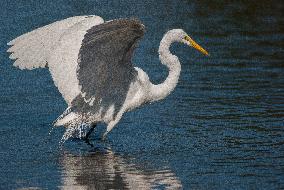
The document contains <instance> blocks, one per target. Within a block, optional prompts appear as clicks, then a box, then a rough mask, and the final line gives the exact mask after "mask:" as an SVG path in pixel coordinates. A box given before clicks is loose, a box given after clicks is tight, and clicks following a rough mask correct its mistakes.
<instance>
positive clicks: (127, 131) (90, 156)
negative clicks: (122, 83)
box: [0, 0, 284, 189]
mask: <svg viewBox="0 0 284 190" xmlns="http://www.w3.org/2000/svg"><path fill="white" fill-rule="evenodd" d="M283 8H284V3H283V2H282V1H280V0H279V1H276V0H275V1H209V0H199V1H189V0H187V1H185V0H179V1H178V0H177V1H161V0H158V1H156V0H155V1H154V0H152V1H150V0H148V1H144V2H140V1H132V0H128V1H123V2H118V1H114V0H112V1H104V2H102V1H95V0H80V1H78V0H70V1H65V0H56V1H45V0H43V1H41V2H40V1H36V0H31V1H28V2H27V1H23V0H17V1H6V0H4V1H3V2H2V3H1V8H0V9H1V11H0V16H1V20H0V23H1V25H0V36H1V38H0V39H1V43H0V44H1V46H0V48H1V51H0V52H1V56H0V58H1V64H0V97H1V98H0V142H1V143H0V157H1V159H0V168H1V172H0V188H1V189H25V188H31V189H32V188H34V189H57V188H58V189H68V188H72V187H73V188H75V187H76V188H77V189H95V188H96V189H111V188H115V189H139V188H140V189H281V188H284V146H283V144H284V98H283V97H284V76H283V75H284V69H283V68H284V64H283V59H284V56H283V55H284V54H283V53H284V49H283V47H284V46H283V45H284V44H283V41H284V28H283V26H284V23H283V21H284V17H283V13H284V11H283ZM86 14H97V15H100V16H102V17H103V18H105V19H106V20H108V19H113V18H118V17H138V18H140V19H141V20H142V22H143V23H144V24H145V25H146V28H147V33H146V35H145V37H144V39H143V40H142V41H141V43H140V45H139V47H138V49H137V51H136V52H135V57H134V62H135V64H136V65H137V66H139V67H141V68H143V69H144V70H145V71H146V72H147V73H148V74H149V76H150V78H151V80H152V81H153V82H156V83H158V82H161V81H163V80H164V78H165V76H166V74H167V71H166V69H165V68H164V67H163V66H162V65H160V64H159V60H158V56H157V49H158V46H159V41H160V40H161V38H162V35H163V33H165V32H166V31H167V30H168V29H171V28H183V29H184V30H185V31H187V32H188V33H189V34H190V35H191V36H192V38H193V39H195V40H196V41H197V42H198V43H200V44H201V45H202V46H203V47H205V48H206V49H207V50H208V51H209V52H210V54H211V56H210V57H204V56H202V55H201V54H200V53H198V52H196V51H195V50H193V49H190V48H187V47H185V46H183V45H179V44H176V45H174V46H173V47H172V51H173V52H174V53H175V54H176V55H177V56H178V57H179V58H180V61H181V62H182V73H181V78H180V81H179V84H178V86H177V88H176V89H175V91H174V92H173V93H172V94H171V95H170V96H169V97H167V98H166V99H165V100H163V101H160V102H157V103H154V104H151V105H147V106H144V107H142V108H140V109H137V110H135V111H134V112H130V113H127V114H125V116H124V118H123V119H122V120H121V122H120V123H119V124H118V126H117V127H116V128H115V129H114V130H113V131H112V132H111V133H110V134H109V136H108V139H107V141H106V142H102V141H100V140H99V137H100V135H101V134H102V132H103V130H104V126H99V128H98V130H97V131H96V132H95V133H94V134H93V136H92V141H91V142H92V143H93V144H94V145H95V146H94V147H91V146H89V145H87V144H86V143H84V142H83V141H78V140H70V141H67V142H65V144H64V146H63V147H59V141H60V139H61V137H62V135H63V133H64V130H63V129H62V128H58V129H54V130H53V131H52V132H51V135H50V136H48V133H49V131H50V129H51V123H52V121H53V120H55V119H56V118H57V116H58V115H60V114H61V113H62V112H63V111H64V110H65V108H66V104H65V102H64V101H63V99H62V97H61V95H60V94H59V92H58V90H57V89H56V88H55V87H54V85H53V82H52V79H51V77H50V75H49V73H48V71H47V70H44V69H38V70H33V71H21V70H18V69H16V68H14V67H12V66H11V64H12V62H11V61H10V60H9V59H8V55H7V53H5V51H6V49H7V46H6V43H7V42H8V41H10V40H11V39H13V38H14V37H16V36H18V35H20V34H23V33H25V32H28V31H30V30H32V29H35V28H37V27H40V26H43V25H45V24H48V23H51V22H53V21H56V20H60V19H63V18H66V17H69V16H74V15H86Z"/></svg>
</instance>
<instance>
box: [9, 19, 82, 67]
mask: <svg viewBox="0 0 284 190" xmlns="http://www.w3.org/2000/svg"><path fill="white" fill-rule="evenodd" d="M86 18H87V16H75V17H70V18H67V19H64V20H61V21H57V22H54V23H51V24H49V25H46V26H44V27H41V28H38V29H36V30H33V31H31V32H28V33H26V34H23V35H21V36H19V37H17V38H15V39H14V40H12V41H10V42H9V43H8V45H10V46H12V47H10V48H9V49H8V50H7V52H11V53H12V54H11V55H10V58H11V59H16V61H15V62H14V66H16V67H19V68H20V69H34V68H40V67H41V68H43V67H46V66H47V62H48V58H49V56H50V54H51V53H52V52H53V49H54V46H55V45H56V43H57V42H58V41H59V39H60V37H61V36H62V34H64V32H65V31H66V30H67V29H68V28H70V27H71V26H73V25H74V24H76V23H78V22H81V21H83V20H85V19H86Z"/></svg>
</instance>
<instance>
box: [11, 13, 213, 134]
mask: <svg viewBox="0 0 284 190" xmlns="http://www.w3.org/2000/svg"><path fill="white" fill-rule="evenodd" d="M143 34H144V25H142V24H141V23H140V21H138V20H128V19H119V20H113V21H108V22H104V21H103V19H102V18H101V17H98V16H76V17H71V18H67V19H64V20H62V21H58V22H54V23H52V24H49V25H47V26H44V27H41V28H39V29H36V30H34V31H32V32H29V33H26V34H24V35H22V36H19V37H17V38H16V39H14V40H12V41H11V42H9V43H8V45H10V46H12V47H10V48H9V49H8V52H11V55H10V58H11V59H15V63H14V66H16V67H19V68H20V69H34V68H44V67H48V68H49V71H50V73H51V76H52V78H53V81H54V83H55V85H56V86H57V88H58V90H59V92H60V93H61V94H62V96H63V98H64V99H65V101H66V103H67V104H68V108H67V109H66V111H65V112H64V113H63V114H62V115H61V116H60V117H59V118H58V119H57V120H56V122H55V125H56V126H59V125H64V126H65V127H68V128H69V129H68V131H69V132H70V131H72V128H76V127H78V126H80V125H82V124H87V125H93V126H95V124H96V123H98V122H104V123H106V124H107V131H106V133H105V134H104V136H105V135H106V134H107V133H108V132H109V131H111V130H112V128H113V127H114V126H115V125H116V124H117V123H118V122H119V120H120V119H121V117H122V115H123V113H124V112H126V111H129V110H132V109H134V108H136V107H139V106H140V105H142V104H144V103H147V102H153V101H157V100H160V99H163V98H165V97H166V96H167V95H169V94H170V92H171V91H172V90H173V89H174V88H175V86H176V84H177V82H178V78H179V75H180V71H181V65H180V63H179V60H178V58H177V57H176V56H175V55H172V54H171V53H170V51H169V47H170V45H171V44H172V43H173V42H181V43H185V44H187V45H189V46H192V47H194V48H196V49H198V50H200V51H201V52H202V53H204V54H206V55H208V53H207V52H206V51H205V50H204V49H203V48H201V47H200V46H199V45H197V44H196V43H195V42H194V41H193V40H192V39H191V38H190V37H189V36H188V35H187V34H186V33H185V32H184V31H183V30H181V29H174V30H170V31H168V32H167V33H166V34H165V36H164V37H163V39H162V41H161V44H160V47H159V57H160V60H161V62H162V63H163V64H164V65H165V66H167V67H168V69H169V75H168V77H167V79H166V80H165V81H164V82H163V83H162V84H158V85H154V84H152V83H151V82H150V80H149V77H148V75H147V74H146V73H145V72H144V71H143V70H142V69H140V68H137V67H134V66H133V65H132V63H131V57H132V53H133V50H134V48H135V46H136V44H137V41H138V40H139V39H140V38H141V37H142V36H143ZM87 136H88V135H87Z"/></svg>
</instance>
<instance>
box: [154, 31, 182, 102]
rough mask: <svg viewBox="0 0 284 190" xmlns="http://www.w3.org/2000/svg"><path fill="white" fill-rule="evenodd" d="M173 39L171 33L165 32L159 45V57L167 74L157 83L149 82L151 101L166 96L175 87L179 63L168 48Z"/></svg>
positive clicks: (178, 73)
mask: <svg viewBox="0 0 284 190" xmlns="http://www.w3.org/2000/svg"><path fill="white" fill-rule="evenodd" d="M173 42H175V39H174V38H173V36H172V35H171V33H169V32H168V33H166V34H165V36H164V37H163V39H162V41H161V43H160V47H159V58H160V60H161V62H162V64H164V65H165V66H166V67H167V68H168V69H169V75H168V77H167V78H166V80H165V81H164V82H163V83H161V84H158V85H155V84H151V88H150V97H151V101H157V100H161V99H163V98H165V97H166V96H168V95H169V94H170V93H171V92H172V91H173V90H174V88H175V87H176V85H177V83H178V79H179V76H180V71H181V65H180V62H179V60H178V58H177V56H175V55H173V54H171V52H170V50H169V48H170V46H171V44H172V43H173Z"/></svg>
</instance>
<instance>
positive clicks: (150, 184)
mask: <svg viewBox="0 0 284 190" xmlns="http://www.w3.org/2000/svg"><path fill="white" fill-rule="evenodd" d="M61 163H62V166H63V172H62V176H63V177H62V180H63V182H62V184H63V186H62V189H71V188H76V189H154V188H163V189H181V188H182V185H181V182H180V180H179V179H178V178H177V176H175V174H174V173H173V172H172V171H171V170H169V169H163V170H160V171H142V170H141V169H137V166H136V165H134V164H131V163H127V160H126V159H124V158H122V157H120V156H118V155H116V154H114V153H113V152H112V151H110V150H107V151H104V152H102V151H101V150H97V151H95V152H92V153H91V154H88V155H73V154H71V153H68V152H65V153H64V154H63V156H62V161H61Z"/></svg>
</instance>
